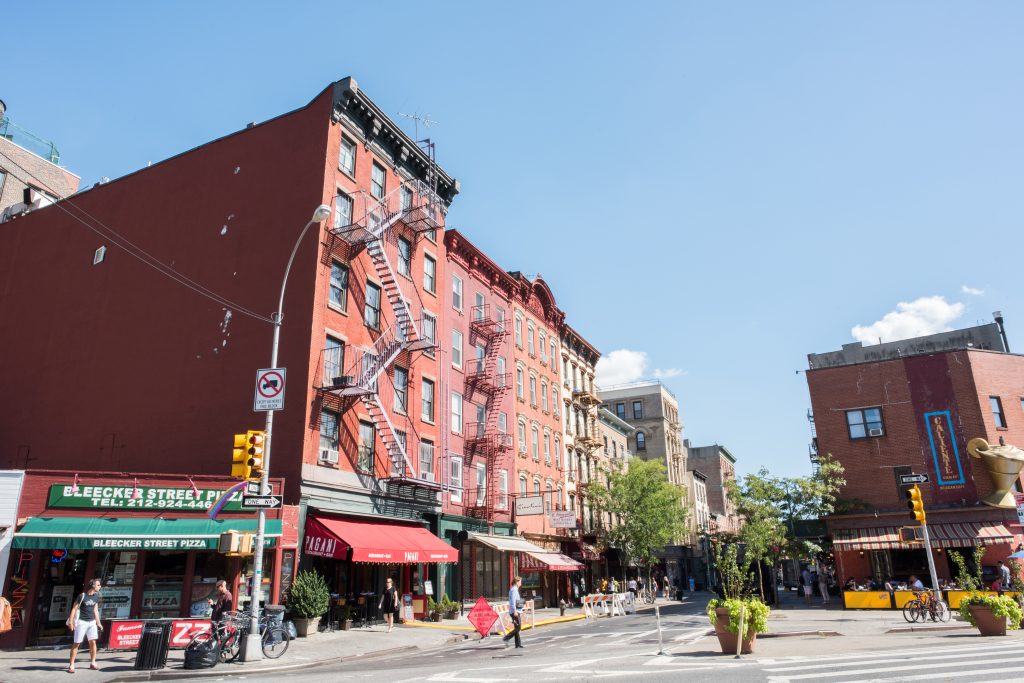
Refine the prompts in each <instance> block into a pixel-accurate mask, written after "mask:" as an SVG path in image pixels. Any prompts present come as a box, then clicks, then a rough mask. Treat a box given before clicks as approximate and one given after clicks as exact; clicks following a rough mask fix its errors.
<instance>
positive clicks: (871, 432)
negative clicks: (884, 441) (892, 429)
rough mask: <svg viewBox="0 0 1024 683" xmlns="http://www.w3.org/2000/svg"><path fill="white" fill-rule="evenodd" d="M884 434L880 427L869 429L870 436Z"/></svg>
mask: <svg viewBox="0 0 1024 683" xmlns="http://www.w3.org/2000/svg"><path fill="white" fill-rule="evenodd" d="M882 434H883V432H882V430H881V429H880V428H878V427H876V428H874V429H869V430H868V436H882Z"/></svg>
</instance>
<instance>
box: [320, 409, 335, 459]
mask: <svg viewBox="0 0 1024 683" xmlns="http://www.w3.org/2000/svg"><path fill="white" fill-rule="evenodd" d="M339 421H340V417H339V415H338V414H337V413H332V412H331V411H329V410H323V411H321V412H320V459H321V460H323V461H324V462H334V463H336V462H338V443H339V440H338V422H339Z"/></svg>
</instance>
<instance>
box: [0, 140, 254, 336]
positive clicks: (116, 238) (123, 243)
mask: <svg viewBox="0 0 1024 683" xmlns="http://www.w3.org/2000/svg"><path fill="white" fill-rule="evenodd" d="M0 157H2V158H3V159H4V160H6V161H7V162H8V163H10V164H12V165H13V166H16V167H17V168H19V169H20V170H21V171H23V172H24V173H25V174H26V175H31V172H29V171H28V170H27V169H26V168H25V167H24V166H21V165H20V164H19V163H18V162H16V161H15V160H14V159H11V158H10V157H9V156H7V155H6V154H4V153H3V152H0ZM7 173H8V174H9V175H11V176H12V177H14V178H16V179H17V180H20V181H21V182H22V183H24V184H25V185H33V184H36V182H38V181H34V182H29V181H28V180H26V179H25V178H22V177H21V176H19V175H17V174H16V173H12V172H11V171H9V170H8V171H7ZM38 184H40V185H44V189H46V190H47V192H49V193H50V194H52V195H53V196H55V197H57V199H58V201H57V202H55V203H54V206H56V207H58V208H60V210H61V211H63V212H64V213H66V214H67V215H69V216H71V218H73V219H75V220H76V221H78V222H79V223H81V224H82V225H84V226H85V227H86V228H88V229H89V230H91V231H92V232H94V233H96V234H97V235H99V236H100V237H101V238H103V239H106V240H109V241H110V242H112V243H113V244H114V245H115V246H118V247H120V248H121V249H123V250H124V251H125V252H127V253H128V254H129V255H130V256H133V257H134V258H136V259H138V260H139V261H140V262H141V263H143V264H144V265H146V266H149V267H150V268H152V269H153V270H155V271H157V272H158V273H160V274H161V275H163V276H165V277H167V278H169V279H171V280H173V281H175V282H177V283H178V284H181V285H183V286H185V287H187V288H189V289H191V290H192V291H194V292H196V293H197V294H199V295H200V296H204V297H206V298H208V299H210V300H212V301H214V302H216V303H218V304H221V305H222V306H225V307H227V308H230V309H231V310H232V311H237V312H238V313H241V314H242V315H246V316H249V317H250V318H255V319H256V320H260V321H262V322H266V323H270V324H274V321H273V319H272V318H270V317H268V316H265V315H262V314H260V313H257V312H256V311H253V310H251V309H249V308H247V307H245V306H242V305H241V304H239V303H237V302H235V301H232V300H231V299H228V298H227V297H225V296H222V295H220V294H217V293H216V292H214V291H213V290H211V289H209V288H207V287H205V286H203V285H201V284H200V283H198V282H196V281H195V280H193V279H191V278H189V277H188V276H186V275H184V274H183V273H180V272H178V271H177V270H175V269H174V268H173V267H171V266H169V265H167V264H166V263H163V262H161V261H160V260H158V259H157V258H156V257H155V256H153V255H152V254H150V253H149V252H147V251H146V250H145V249H143V248H142V247H139V246H138V245H136V244H135V243H133V242H132V241H131V240H129V239H128V238H127V237H125V236H124V235H122V234H120V233H119V232H117V231H116V230H114V229H113V228H111V227H110V226H108V225H107V224H105V223H104V222H103V221H101V220H100V219H98V218H96V217H95V216H93V215H92V214H90V213H89V212H88V211H86V210H85V209H83V208H82V207H80V206H78V205H77V204H75V203H74V202H72V201H71V200H70V199H68V198H67V197H63V196H61V194H60V193H59V192H56V191H54V190H53V188H51V187H45V184H44V183H41V182H39V183H38ZM65 204H67V205H69V206H71V207H73V208H74V209H75V210H77V211H80V212H81V213H82V214H84V215H85V216H87V217H89V218H90V219H91V220H93V221H95V222H96V223H97V224H98V225H100V226H102V227H103V229H104V230H106V231H107V233H109V234H104V233H103V232H101V231H100V230H99V229H97V228H96V227H95V226H93V225H90V224H89V223H88V222H86V221H85V220H83V219H82V218H81V216H78V215H76V214H74V213H72V212H71V211H70V210H69V209H68V208H67V206H65ZM136 252H138V253H136Z"/></svg>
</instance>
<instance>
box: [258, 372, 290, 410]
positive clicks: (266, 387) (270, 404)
mask: <svg viewBox="0 0 1024 683" xmlns="http://www.w3.org/2000/svg"><path fill="white" fill-rule="evenodd" d="M284 378H285V369H284V368H264V369H263V370H257V371H256V395H255V398H254V399H253V404H252V409H253V410H255V411H256V412H262V411H264V410H284Z"/></svg>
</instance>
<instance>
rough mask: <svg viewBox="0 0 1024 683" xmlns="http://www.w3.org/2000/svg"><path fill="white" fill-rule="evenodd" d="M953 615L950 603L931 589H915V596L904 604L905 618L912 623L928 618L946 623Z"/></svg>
mask: <svg viewBox="0 0 1024 683" xmlns="http://www.w3.org/2000/svg"><path fill="white" fill-rule="evenodd" d="M951 616H952V613H951V612H950V609H949V605H947V604H946V603H944V602H942V599H941V598H939V597H938V596H936V595H935V594H934V593H933V592H932V591H931V590H927V591H921V592H918V591H914V598H913V599H912V600H908V601H907V604H906V605H904V606H903V618H904V619H906V620H907V621H908V622H910V623H912V624H913V623H916V622H918V621H920V622H924V621H925V620H926V619H931V620H932V621H935V622H938V621H941V622H943V623H945V622H947V621H949V619H950V617H951Z"/></svg>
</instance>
